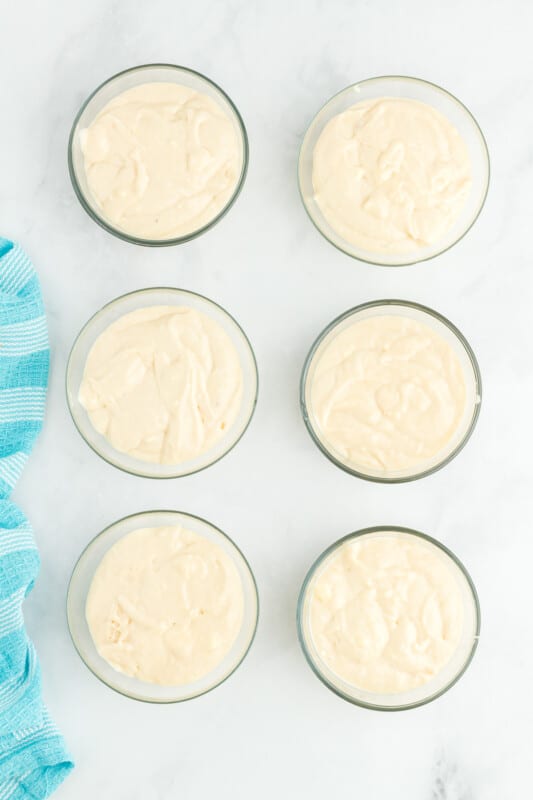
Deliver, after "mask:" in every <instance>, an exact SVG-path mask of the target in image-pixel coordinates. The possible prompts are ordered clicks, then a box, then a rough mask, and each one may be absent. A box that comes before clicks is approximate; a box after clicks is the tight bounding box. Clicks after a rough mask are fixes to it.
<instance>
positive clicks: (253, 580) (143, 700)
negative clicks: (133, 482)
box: [65, 508, 260, 705]
mask: <svg viewBox="0 0 533 800" xmlns="http://www.w3.org/2000/svg"><path fill="white" fill-rule="evenodd" d="M147 514H151V515H155V516H158V515H163V514H164V515H168V514H173V515H174V514H175V515H179V516H180V517H186V518H189V519H193V520H196V521H198V522H201V523H203V524H205V525H207V526H208V527H210V528H212V529H213V530H215V531H216V532H217V533H218V534H220V535H221V536H222V537H223V538H224V539H226V540H227V541H228V542H229V543H230V544H231V545H232V546H233V547H234V548H235V550H236V551H237V553H238V554H239V555H240V557H241V558H242V560H243V564H244V566H245V567H246V569H247V570H248V572H249V575H250V578H251V584H252V590H253V596H254V598H255V620H254V624H253V627H252V631H251V634H250V639H249V641H248V643H247V645H246V647H245V648H244V650H243V652H242V654H241V656H240V657H239V659H238V660H237V661H236V663H235V665H234V667H233V668H232V669H231V671H230V672H228V673H227V675H225V676H224V677H223V678H221V679H220V680H219V681H218V682H217V683H215V684H213V685H212V686H209V687H208V688H207V689H204V690H203V691H202V692H198V693H197V694H192V695H189V696H188V697H181V698H177V699H174V698H172V699H162V700H158V699H152V698H149V697H141V696H139V695H135V694H131V693H130V692H127V691H125V690H122V689H120V688H119V687H117V686H113V685H111V684H110V683H108V682H107V681H106V680H105V679H104V678H103V677H102V675H100V674H99V673H98V672H97V671H96V670H95V669H93V668H92V667H91V666H90V665H89V664H88V663H87V661H86V660H85V658H84V656H83V654H82V652H81V650H80V648H79V647H78V643H77V640H76V636H75V634H74V627H75V626H74V625H73V624H71V614H70V598H71V592H72V587H73V582H74V578H75V573H76V570H77V568H78V565H79V564H80V563H81V561H82V559H83V558H84V557H85V556H86V555H88V553H89V551H90V550H91V548H92V547H93V546H94V545H95V544H96V542H97V541H99V540H100V539H101V538H102V537H104V536H106V535H107V534H109V532H110V531H111V530H112V529H113V528H115V527H117V525H121V524H122V523H125V522H129V521H130V520H133V519H135V518H137V517H144V516H146V515H147ZM127 535H128V534H127V533H125V534H123V536H127ZM200 535H201V534H200ZM123 536H122V537H120V538H123ZM117 541H120V539H117ZM259 606H260V601H259V590H258V588H257V581H256V578H255V575H254V572H253V570H252V568H251V566H250V562H249V561H248V559H247V558H246V556H245V555H244V553H243V552H242V550H241V548H240V547H239V546H238V545H237V544H236V543H235V541H234V540H233V539H232V538H231V536H228V534H227V533H225V532H224V531H223V530H222V529H221V528H219V527H218V525H214V524H213V523H212V522H209V520H207V519H205V518H204V517H200V516H198V515H197V514H191V513H189V512H188V511H178V510H176V509H162V508H159V509H151V510H147V511H136V512H135V513H133V514H127V515H126V516H125V517H121V518H120V519H117V520H116V521H115V522H112V523H110V524H109V525H107V526H106V527H105V528H103V529H102V530H101V531H100V532H99V533H97V534H96V536H93V538H92V539H91V540H90V541H89V542H88V543H87V544H86V545H85V547H84V548H83V550H82V551H81V553H80V555H79V556H78V558H77V559H76V563H75V564H74V567H73V568H72V572H71V574H70V578H69V582H68V586H67V594H66V602H65V612H66V617H67V627H68V631H69V635H70V639H71V642H72V644H73V645H74V649H75V650H76V652H77V654H78V656H79V657H80V659H81V661H82V662H83V664H85V666H86V667H87V669H88V670H89V672H91V673H92V675H94V676H95V678H97V679H98V680H99V681H100V683H103V684H104V686H107V687H108V688H109V689H111V690H112V691H114V692H116V693H117V694H120V695H122V696H123V697H127V698H129V699H130V700H136V701H138V702H140V703H148V704H154V705H173V704H175V703H185V702H187V701H188V700H195V699H196V698H198V697H203V696H204V695H205V694H209V692H212V691H213V689H216V688H217V687H218V686H221V685H222V684H223V683H225V682H226V681H227V680H228V678H230V677H231V676H232V675H233V674H234V673H235V672H236V671H237V669H238V668H239V667H240V666H241V664H242V663H243V661H244V659H245V658H246V656H247V655H248V653H249V652H250V649H251V647H252V644H253V642H254V640H255V636H256V633H257V626H258V624H259ZM89 635H90V631H89ZM91 639H92V636H91ZM93 644H94V642H93ZM95 647H96V646H95ZM116 672H117V674H119V675H121V674H123V673H120V672H119V671H118V670H116ZM127 677H128V676H127ZM141 682H142V683H147V682H146V681H141ZM147 685H149V686H150V685H151V684H147ZM183 685H186V684H183ZM170 688H172V687H170Z"/></svg>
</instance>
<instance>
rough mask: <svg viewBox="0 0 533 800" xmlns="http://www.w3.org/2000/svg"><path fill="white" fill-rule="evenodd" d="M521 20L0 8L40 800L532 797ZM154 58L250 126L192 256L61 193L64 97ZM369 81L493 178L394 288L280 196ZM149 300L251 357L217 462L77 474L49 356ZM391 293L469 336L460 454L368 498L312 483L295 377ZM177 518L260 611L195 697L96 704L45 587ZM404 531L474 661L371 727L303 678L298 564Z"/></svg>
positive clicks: (78, 454) (89, 456) (442, 12)
mask: <svg viewBox="0 0 533 800" xmlns="http://www.w3.org/2000/svg"><path fill="white" fill-rule="evenodd" d="M532 25H533V5H532V4H530V3H528V2H526V0H509V2H507V3H497V2H492V1H489V2H487V1H486V0H469V2H464V0H463V1H462V2H459V0H449V2H447V3H446V4H444V3H441V4H436V3H428V2H425V1H424V0H407V2H404V3H401V4H393V3H391V2H389V0H372V2H368V0H343V1H342V2H341V0H331V2H329V3H324V2H321V1H320V0H307V2H305V3H304V2H303V0H301V2H296V1H295V2H292V3H291V2H288V3H287V2H283V3H282V2H280V0H272V2H269V3H261V2H259V0H222V1H221V2H219V3H214V2H211V3H210V2H208V0H195V2H193V3H184V2H179V1H178V2H176V1H175V0H152V1H151V2H150V3H137V4H133V3H128V2H126V0H112V2H110V0H92V2H91V3H80V2H72V1H70V2H69V1H67V0H54V2H52V3H39V2H37V0H30V2H27V3H9V4H6V5H5V8H3V10H2V45H1V48H0V68H1V74H2V75H3V80H2V83H1V88H0V100H1V106H0V107H1V109H2V112H1V124H0V142H1V147H0V176H1V180H0V231H1V233H2V234H3V235H5V236H8V237H10V238H14V239H17V240H19V241H20V242H21V244H22V245H23V246H24V247H25V248H26V250H27V251H28V253H29V254H30V256H31V258H32V259H33V261H34V263H35V265H36V267H37V269H38V271H39V274H40V277H41V280H42V285H43V290H44V294H45V300H46V304H47V309H48V315H49V325H50V334H51V341H52V349H53V364H52V374H51V386H50V394H49V403H48V413H47V418H46V424H45V430H44V433H43V435H42V436H41V438H40V439H39V442H38V445H37V447H36V450H35V452H34V454H33V456H32V458H31V459H30V461H29V463H28V465H27V467H26V470H25V472H24V474H23V477H22V479H21V481H20V483H19V485H18V486H17V488H16V491H15V494H14V500H15V501H16V502H17V503H19V504H20V506H21V507H22V508H23V509H24V510H25V512H26V513H27V514H28V515H29V517H30V519H31V521H32V523H33V525H34V528H35V533H36V537H37V540H38V543H39V546H40V550H41V554H42V569H41V573H40V577H39V579H38V583H37V585H36V587H35V589H34V591H33V593H32V594H31V596H30V597H29V599H28V601H27V602H26V607H25V612H26V619H27V624H28V628H29V630H30V633H31V635H32V637H33V638H34V640H35V642H36V644H37V648H38V652H39V655H40V658H41V661H42V666H43V673H44V692H45V698H46V701H47V703H48V705H49V707H50V709H51V711H52V714H53V716H54V717H55V718H56V720H57V721H58V723H59V725H60V727H61V729H62V731H63V732H64V734H65V736H66V739H67V741H68V744H69V747H70V748H71V750H72V753H73V755H74V757H75V760H76V762H77V767H76V770H75V771H74V772H73V774H72V775H71V776H70V777H69V778H68V780H67V781H66V783H65V784H64V785H63V786H62V787H61V788H60V789H59V791H58V792H57V794H56V797H57V798H58V800H69V798H76V800H90V799H91V800H92V799H93V798H102V800H108V798H109V799H111V798H112V800H170V799H171V798H182V799H184V800H199V799H200V798H204V797H211V796H213V797H216V798H217V800H234V799H235V798H239V799H240V798H247V797H254V798H256V800H267V798H271V797H281V798H300V797H302V798H304V797H305V798H307V797H308V798H313V799H316V800H318V798H323V797H332V798H335V800H353V798H361V799H362V798H364V799H365V800H367V798H372V800H392V798H394V800H514V798H519V797H525V796H526V795H527V794H528V791H529V786H530V765H529V762H530V745H528V744H527V742H528V741H529V740H530V725H531V720H532V714H533V701H532V700H531V698H530V696H529V694H528V689H527V686H528V685H529V680H530V678H531V675H532V666H533V665H532V661H533V639H532V635H531V623H530V614H529V607H530V605H531V597H530V589H531V584H532V581H531V566H530V565H531V562H532V559H533V538H532V536H531V496H532V495H531V477H530V469H531V454H530V453H531V450H530V445H528V443H527V442H528V440H530V436H531V400H532V392H533V377H532V374H533V373H532V371H531V365H532V364H533V337H532V336H531V333H530V330H529V323H530V319H531V303H532V299H533V271H532V265H531V252H530V250H531V234H530V231H531V191H532V190H531V186H532V184H533V181H532V179H533V150H532V144H531V141H532V135H531V134H532V130H533V85H532V83H531V42H530V31H531V27H532ZM150 61H166V62H174V63H179V64H184V65H187V66H190V67H193V68H195V69H197V70H199V71H201V72H204V73H205V74H207V75H209V76H210V77H212V78H213V79H214V80H215V81H217V82H218V83H219V84H220V85H221V86H222V87H223V88H224V89H225V90H226V91H227V92H228V93H229V94H230V96H231V97H232V98H233V100H234V101H235V103H236V104H237V106H238V107H239V109H240V111H241V113H242V115H243V117H244V120H245V123H246V125H247V128H248V133H249V137H250V146H251V158H250V168H249V174H248V178H247V181H246V184H245V187H244V190H243V192H242V194H241V196H240V198H239V200H238V201H237V203H236V205H235V207H234V208H233V209H232V210H231V212H230V213H229V214H228V215H227V217H226V218H225V219H223V221H222V222H221V223H220V224H219V225H217V226H216V227H215V228H214V229H213V230H212V231H210V232H209V233H208V234H206V235H205V236H203V237H201V238H200V239H197V240H195V241H192V242H190V243H188V244H186V245H183V246H181V247H174V248H161V249H154V250H149V249H144V248H141V247H135V246H132V245H128V244H126V243H124V242H121V241H119V240H118V239H115V238H113V237H112V236H110V235H109V234H107V233H106V232H105V231H103V230H101V229H100V228H98V227H97V226H96V225H95V224H94V223H93V222H92V221H91V220H90V219H89V217H88V216H87V215H86V214H85V212H84V211H83V210H82V208H81V207H80V205H79V203H78V201H77V200H76V197H75V196H74V193H73V191H72V189H71V186H70V182H69V178H68V173H67V164H66V150H67V139H68V134H69V129H70V125H71V123H72V120H73V117H74V115H75V113H76V111H77V110H78V108H79V106H80V104H81V103H82V101H83V100H84V98H85V97H86V96H87V94H88V93H89V92H90V91H92V90H93V88H95V86H96V85H97V84H99V83H100V82H101V81H102V80H104V79H105V78H107V77H109V76H110V75H112V74H113V73H115V72H118V71H119V70H121V69H124V68H126V67H129V66H132V65H135V64H139V63H147V62H150ZM380 74H407V75H415V76H418V77H421V78H426V79H428V80H431V81H434V82H436V83H438V84H441V85H443V86H445V87H446V88H448V89H449V90H450V91H452V92H453V93H454V94H456V95H458V96H459V97H460V98H461V100H463V101H464V102H465V103H466V105H467V106H469V107H470V108H471V109H472V111H473V113H474V115H475V116H476V117H477V119H478V121H479V123H480V125H481V127H482V128H483V130H484V133H485V134H486V137H487V140H488V144H489V149H490V153H491V158H492V184H491V188H490V191H489V197H488V201H487V204H486V206H485V209H484V211H483V213H482V215H481V217H480V219H479V220H478V222H477V223H476V225H475V226H474V228H473V229H472V231H471V232H470V233H469V234H468V236H467V237H466V238H465V239H464V240H463V241H462V242H461V243H459V244H458V245H457V246H456V247H454V248H453V249H452V250H451V251H449V252H448V253H446V254H444V255H443V256H441V257H440V258H438V259H436V260H434V261H431V262H428V263H425V264H420V265H418V266H413V267H406V268H403V269H384V268H378V267H372V266H368V265H365V264H362V263H358V262H356V261H353V260H351V259H350V258H348V257H347V256H345V255H343V254H342V253H340V252H337V251H336V250H335V249H334V248H333V247H331V246H330V245H329V244H328V243H327V242H326V241H325V240H324V239H322V237H321V236H320V235H319V234H318V233H317V232H316V230H315V229H314V228H313V226H312V225H311V223H310V222H309V220H308V219H307V216H306V214H305V212H304V210H303V208H302V205H301V203H300V199H299V195H298V189H297V184H296V158H297V152H298V147H299V143H300V141H301V139H302V136H303V133H304V130H305V128H306V125H307V124H308V122H309V120H310V118H311V117H312V116H313V114H314V113H315V112H316V111H317V109H318V108H319V107H320V106H321V105H322V104H323V102H324V101H325V100H326V99H327V98H328V97H329V96H331V95H332V94H333V93H335V92H337V91H338V90H339V89H341V88H342V87H344V86H345V85H347V84H348V83H352V82H354V81H356V80H358V79H362V78H366V77H370V76H374V75H380ZM158 284H159V285H160V284H163V285H175V286H180V287H184V288H188V289H192V290H194V291H197V292H201V293H203V294H206V295H208V296H209V297H212V298H213V299H215V300H216V301H218V302H219V303H221V304H222V305H223V306H225V307H226V308H227V309H228V310H229V311H230V312H231V313H233V314H234V315H235V316H236V318H237V319H238V320H239V321H240V322H241V324H242V325H243V327H244V328H245V330H246V331H247V333H248V335H249V336H250V339H251V341H252V343H253V345H254V347H255V351H256V354H257V358H258V362H259V369H260V397H259V404H258V407H257V411H256V415H255V418H254V420H253V423H252V425H251V427H250V429H249V430H248V432H247V434H246V435H245V437H244V438H243V440H242V441H241V443H240V444H239V445H238V446H237V447H236V448H235V449H234V450H233V451H232V452H231V453H230V454H229V455H228V456H227V457H226V458H224V459H223V460H222V461H221V462H219V463H218V464H216V465H215V466H213V467H211V468H210V469H209V470H207V471H205V472H203V473H200V474H197V475H194V476H192V477H189V478H184V479H181V480H176V481H170V482H165V481H163V482H153V481H149V480H141V479H138V478H135V477H131V476H128V475H125V474H121V473H120V472H119V471H118V470H115V469H113V468H112V467H110V466H108V465H107V464H105V463H104V462H102V461H101V460H100V459H99V458H98V457H97V456H96V455H95V454H93V453H92V452H91V451H90V450H89V448H88V447H87V446H86V445H85V443H84V442H83V441H82V439H81V438H80V436H79V435H78V433H77V432H76V430H75V428H74V426H73V424H72V422H71V420H70V417H69V414H68V411H67V407H66V403H65V397H64V373H65V363H66V358H67V355H68V352H69V348H70V346H71V344H72V341H73V338H74V336H75V335H76V333H77V332H78V330H79V328H80V327H81V326H82V325H83V324H84V322H85V321H86V319H87V318H88V317H89V316H90V315H91V314H92V313H93V312H94V311H95V310H96V309H97V308H99V307H100V306H101V305H103V304H104V303H105V302H106V301H108V300H110V299H112V298H113V297H115V296H116V295H118V294H121V293H123V292H126V291H130V290H132V289H136V288H141V287H145V286H151V285H158ZM387 296H388V297H399V298H404V299H408V300H415V301H419V302H421V303H425V304H427V305H429V306H433V307H435V308H436V309H437V310H438V311H440V312H442V313H443V314H445V315H446V316H447V317H449V318H450V319H451V320H452V321H453V322H455V324H456V325H457V326H458V327H459V328H460V329H461V330H462V331H463V332H464V334H465V335H466V336H467V338H468V339H469V340H470V342H471V344H472V346H473V348H474V350H475V351H476V353H477V356H478V358H479V361H480V365H481V370H482V374H483V381H484V400H483V409H482V413H481V418H480V421H479V424H478V427H477V429H476V431H475V433H474V436H473V438H472V440H471V441H470V443H469V444H468V446H467V447H466V449H465V450H464V451H463V452H462V453H461V454H460V456H459V457H458V458H457V459H456V460H455V461H454V462H453V463H451V464H450V465H448V466H447V467H446V468H445V469H444V470H442V471H440V472H438V473H437V474H435V475H433V476H431V477H428V478H426V479H424V480H421V481H417V482H414V483H411V484H405V485H398V486H382V485H377V484H371V483H367V482H363V481H360V480H357V479H355V478H352V477H350V476H349V475H347V474H344V473H343V472H341V471H340V470H338V469H336V468H335V467H334V466H333V465H332V464H330V463H329V462H328V461H327V460H326V459H325V458H324V457H323V456H322V455H321V453H320V452H319V451H318V449H317V448H316V447H315V446H314V444H313V443H312V441H311V439H310V437H309V436H308V434H307V432H306V430H305V428H304V425H303V423H302V421H301V418H300V413H299V407H298V380H299V374H300V370H301V366H302V362H303V359H304V357H305V354H306V352H307V350H308V348H309V346H310V344H311V342H312V341H313V339H314V337H315V335H316V334H317V333H318V332H319V331H320V330H321V329H322V328H323V327H324V326H325V324H326V323H328V322H329V321H330V320H331V319H332V318H333V317H334V316H336V315H337V314H339V313H340V312H342V311H344V310H345V309H346V308H348V307H349V306H352V305H355V304H357V303H360V302H364V301H367V300H372V299H379V298H384V297H387ZM171 507H174V508H177V509H180V510H184V511H190V512H192V513H195V514H199V515H201V516H204V517H206V518H207V519H210V520H212V521H213V522H214V523H215V524H217V525H219V526H220V527H221V528H222V529H223V530H226V531H227V532H228V533H229V534H230V536H232V537H234V538H235V539H236V541H237V542H238V543H239V545H241V546H242V548H243V550H244V551H245V553H246V555H247V556H248V557H249V559H250V561H251V563H252V565H253V567H254V569H255V573H256V576H257V580H258V584H259V589H260V594H261V601H262V613H261V619H260V625H259V630H258V634H257V638H256V641H255V644H254V646H253V648H252V650H251V652H250V654H249V656H248V658H247V659H246V660H245V662H244V664H243V665H242V667H241V668H240V669H239V670H238V672H237V673H236V674H235V675H234V676H233V677H232V678H231V679H230V680H229V681H227V682H226V683H225V684H224V685H223V686H221V687H219V688H218V689H217V690H216V691H214V692H212V693H210V694H208V695H206V696H204V697H202V698H200V699H197V700H194V701H191V702H189V703H184V704H181V705H176V706H169V707H156V706H150V705H143V704H141V703H136V702H134V701H130V700H127V699H125V698H123V697H120V696H118V695H116V694H114V693H113V692H112V691H111V690H109V689H108V688H107V687H105V686H103V685H101V684H100V683H99V682H98V681H97V680H96V679H95V678H94V677H93V676H92V675H91V674H90V672H89V671H88V670H87V669H86V667H85V666H84V664H83V663H82V662H81V660H80V659H79V657H78V656H77V654H76V653H75V651H74V649H73V647H72V645H71V642H70V639H69V634H68V630H67V625H66V619H65V592H66V587H67V582H68V579H69V576H70V572H71V569H72V567H73V564H74V562H75V560H76V559H77V557H78V555H79V553H80V551H81V550H82V548H83V547H84V546H85V544H86V543H87V542H88V541H89V539H91V538H92V537H93V536H94V535H95V534H96V533H97V532H98V531H100V530H101V529H102V528H103V527H104V526H106V525H107V524H108V523H110V522H112V521H114V520H116V519H118V518H119V517H121V516H124V515H126V514H129V513H132V512H135V511H140V510H145V509H151V508H171ZM394 523H396V524H399V525H406V526H411V527H414V528H417V529H419V530H422V531H425V532H427V533H429V534H431V535H433V536H435V537H437V538H439V539H441V540H442V541H443V542H444V543H445V544H447V545H448V546H450V547H451V548H452V549H453V550H454V551H455V552H456V553H457V554H458V555H459V557H460V558H461V559H462V560H463V561H464V562H465V563H466V565H467V566H468V568H469V569H470V571H471V574H472V576H473V578H474V580H475V582H476V584H477V587H478V590H479V594H480V599H481V606H482V635H481V642H480V646H479V649H478V652H477V655H476V657H475V659H474V661H473V663H472V665H471V667H470V669H469V670H468V671H467V673H466V675H465V676H464V677H463V679H462V680H461V681H460V682H459V683H458V684H457V686H455V687H454V688H453V689H452V690H451V691H450V692H449V693H448V694H447V695H445V696H444V697H442V698H440V699H439V700H437V701H436V702H435V703H433V704H430V705H428V706H425V707H423V708H420V709H418V710H415V711H410V712H403V713H399V714H383V713H377V712H370V711H365V710H363V709H358V708H356V707H352V706H350V705H349V704H348V703H345V702H343V701H342V700H340V699H338V698H337V697H335V696H334V695H333V694H332V693H331V692H329V691H327V689H326V688H325V687H324V686H322V684H321V683H320V682H319V681H318V680H317V679H316V678H315V677H314V675H313V674H312V673H311V671H310V669H309V668H308V667H307V665H306V663H305V661H304V658H303V656H302V653H301V652H300V648H299V646H298V643H297V639H296V630H295V604H296V597H297V593H298V590H299V587H300V584H301V581H302V579H303V577H304V575H305V573H306V571H307V569H308V567H309V565H310V563H311V562H312V561H313V559H314V558H315V556H316V555H317V554H318V553H319V552H320V551H321V550H323V549H324V547H325V546H326V545H328V544H329V543H330V542H332V541H333V540H334V539H336V538H338V537H339V536H341V535H343V534H345V533H347V532H349V531H352V530H355V529H358V528H361V527H364V526H369V525H378V524H394Z"/></svg>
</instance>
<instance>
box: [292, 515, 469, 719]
mask: <svg viewBox="0 0 533 800" xmlns="http://www.w3.org/2000/svg"><path fill="white" fill-rule="evenodd" d="M384 535H389V536H401V537H404V536H415V537H417V538H418V539H419V540H420V542H422V543H423V544H424V545H425V546H427V547H429V548H431V549H433V550H435V548H436V549H437V551H438V553H439V554H440V556H441V557H442V558H443V559H444V560H445V561H446V562H447V563H448V564H449V566H450V567H451V569H452V570H453V573H454V576H455V578H456V579H457V582H458V585H459V588H460V592H461V595H462V598H463V601H464V606H463V614H464V616H463V634H462V637H461V640H460V642H459V644H458V646H457V649H456V651H455V652H454V654H453V656H452V658H451V659H450V661H449V662H448V663H447V664H445V666H444V667H443V669H442V670H440V672H438V673H437V674H436V675H435V676H434V678H432V680H430V681H428V683H426V684H424V685H422V686H418V687H416V688H415V689H410V690H409V691H404V692H396V693H390V694H386V693H377V692H371V691H368V690H364V689H359V688H358V687H356V686H354V685H352V684H349V683H347V682H345V681H343V680H342V679H341V678H340V677H339V676H338V675H336V674H335V673H334V672H333V671H332V670H331V669H330V668H329V667H328V666H327V665H326V664H325V663H324V662H323V661H322V659H321V658H320V656H319V654H318V653H317V651H316V649H315V646H314V643H313V635H312V630H311V624H310V599H309V598H310V596H311V595H310V592H311V591H312V589H313V585H314V582H315V580H316V578H317V577H318V576H319V575H320V573H321V571H322V569H323V568H324V567H325V566H326V564H327V562H328V560H329V559H330V558H331V557H332V556H333V554H334V553H336V551H337V549H338V548H339V547H341V546H342V545H344V544H346V543H347V542H350V541H351V540H353V539H357V538H359V537H362V536H381V537H382V536H384ZM480 621H481V615H480V608H479V599H478V596H477V592H476V588H475V586H474V584H473V582H472V578H471V577H470V575H469V574H468V572H467V570H466V569H465V567H464V566H463V564H462V563H461V562H460V561H459V559H458V558H457V556H455V555H454V554H453V553H452V552H451V550H448V548H447V547H445V546H444V545H443V544H441V543H440V542H438V541H436V539H432V538H431V536H427V535H426V534H424V533H420V532H419V531H415V530H412V529H411V528H402V527H398V526H397V525H391V526H379V527H375V528H365V529H363V530H360V531H356V532H355V533H350V534H348V536H344V537H343V538H342V539H339V540H338V541H337V542H334V544H332V545H331V546H330V547H328V548H327V550H325V551H324V552H323V553H322V554H321V555H320V556H319V557H318V558H317V560H316V561H315V563H314V564H313V566H312V567H311V569H310V570H309V572H308V573H307V576H306V578H305V580H304V582H303V585H302V588H301V591H300V595H299V598H298V608H297V626H298V637H299V639H300V644H301V647H302V650H303V652H304V655H305V658H306V659H307V662H308V664H309V666H310V667H311V669H312V670H313V672H314V673H315V675H316V676H317V677H318V678H320V680H321V681H322V683H324V684H325V685H326V686H327V687H328V689H331V691H332V692H334V693H335V694H337V695H339V697H342V698H343V699H344V700H347V701H348V702H350V703H353V704H354V705H358V706H362V707H363V708H369V709H373V710H376V711H403V710H407V709H409V708H417V707H418V706H422V705H424V704H425V703H429V702H431V701H432V700H435V699H436V698H437V697H440V696H441V695H442V694H444V693H445V692H447V691H448V689H450V688H451V687H452V686H453V685H454V684H455V683H456V682H457V681H458V680H459V678H460V677H461V675H463V673H464V672H465V670H466V669H467V667H468V665H469V664H470V662H471V661H472V658H473V657H474V653H475V651H476V648H477V644H478V640H479V631H480Z"/></svg>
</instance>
